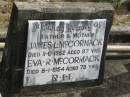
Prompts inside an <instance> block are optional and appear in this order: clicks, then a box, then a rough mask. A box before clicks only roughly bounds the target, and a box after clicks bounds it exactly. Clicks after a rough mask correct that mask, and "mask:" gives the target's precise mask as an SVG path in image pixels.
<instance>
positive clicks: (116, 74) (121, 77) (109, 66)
mask: <svg viewBox="0 0 130 97" xmlns="http://www.w3.org/2000/svg"><path fill="white" fill-rule="evenodd" d="M129 86H130V59H124V60H121V59H119V60H107V61H106V66H105V79H104V83H103V84H102V85H101V86H98V87H90V88H88V87H87V88H86V87H80V88H70V89H64V90H60V89H59V90H57V91H55V92H54V90H52V91H45V90H41V91H35V90H34V91H31V92H27V91H26V92H25V91H24V90H22V91H21V93H19V94H16V95H15V97H130V87H129Z"/></svg>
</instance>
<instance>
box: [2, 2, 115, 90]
mask: <svg viewBox="0 0 130 97" xmlns="http://www.w3.org/2000/svg"><path fill="white" fill-rule="evenodd" d="M112 20H113V8H112V6H111V5H110V4H108V3H88V2H83V3H82V2H73V3H71V2H31V3H28V2H15V3H14V4H13V10H12V14H11V19H10V26H9V29H8V34H7V40H6V48H5V53H4V57H3V59H4V61H3V62H4V64H6V65H5V66H6V68H7V69H6V79H7V81H8V83H9V85H8V88H9V91H10V92H18V91H19V90H20V89H21V88H27V87H28V86H29V87H31V88H33V87H34V88H35V87H42V88H44V89H48V88H49V89H50V88H52V86H53V87H55V89H56V88H57V87H58V88H64V87H66V88H69V87H74V86H76V87H82V86H94V85H99V84H101V83H102V81H103V75H104V62H105V52H106V46H107V39H108V34H109V31H110V28H111V25H112ZM52 89H54V88H52Z"/></svg>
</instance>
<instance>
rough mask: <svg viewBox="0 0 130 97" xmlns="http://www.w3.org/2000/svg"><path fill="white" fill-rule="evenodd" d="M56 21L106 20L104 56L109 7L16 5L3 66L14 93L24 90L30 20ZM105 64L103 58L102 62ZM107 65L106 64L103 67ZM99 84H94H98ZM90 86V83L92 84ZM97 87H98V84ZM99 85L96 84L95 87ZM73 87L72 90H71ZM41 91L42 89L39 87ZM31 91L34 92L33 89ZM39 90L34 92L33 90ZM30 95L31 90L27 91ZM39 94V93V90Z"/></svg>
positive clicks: (60, 87)
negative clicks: (5, 68)
mask: <svg viewBox="0 0 130 97" xmlns="http://www.w3.org/2000/svg"><path fill="white" fill-rule="evenodd" d="M55 19H72V20H74V19H107V27H106V35H105V42H104V48H103V56H104V55H105V51H106V45H107V36H108V33H109V31H110V28H111V25H112V20H113V7H112V6H111V5H110V4H108V3H87V2H86V3H84V2H83V3H82V2H77V3H76V2H73V3H72V2H15V3H14V5H13V11H12V16H11V21H10V26H9V30H8V33H7V41H6V44H7V45H6V49H5V52H6V53H4V57H3V59H4V61H3V62H4V64H6V65H5V67H7V68H8V69H7V73H10V74H11V75H7V80H8V81H9V85H10V86H9V89H10V91H11V92H17V91H19V89H20V88H22V83H23V72H24V65H25V54H26V44H27V32H28V30H27V29H28V23H27V21H28V20H55ZM102 60H104V57H103V58H102ZM102 64H104V61H103V63H102ZM103 68H104V65H102V67H101V70H102V71H101V72H100V75H101V78H100V79H101V80H99V83H101V81H102V79H103ZM95 82H96V81H93V83H95ZM89 83H90V82H89ZM99 83H98V84H99ZM95 84H96V85H97V83H95ZM85 85H86V86H87V85H88V86H89V85H90V86H91V85H94V84H91V83H90V84H84V83H82V82H79V83H75V84H72V83H70V84H66V85H65V84H62V85H50V86H48V85H45V86H44V87H43V86H41V89H42V90H46V91H52V90H55V91H53V93H54V92H56V91H57V90H60V92H61V91H62V90H64V89H69V90H71V89H73V88H74V87H85ZM72 87H73V88H72ZM38 88H40V86H39V87H38ZM30 89H31V88H30ZM35 89H36V90H37V88H35V87H34V88H33V90H35ZM25 90H27V91H28V88H25ZM38 90H39V89H38Z"/></svg>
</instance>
